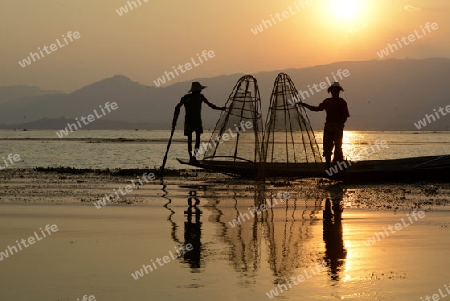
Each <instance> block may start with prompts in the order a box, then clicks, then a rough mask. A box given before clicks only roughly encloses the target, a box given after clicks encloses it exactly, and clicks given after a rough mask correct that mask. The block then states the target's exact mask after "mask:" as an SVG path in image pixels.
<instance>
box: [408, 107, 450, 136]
mask: <svg viewBox="0 0 450 301" xmlns="http://www.w3.org/2000/svg"><path fill="white" fill-rule="evenodd" d="M433 111H434V114H435V115H436V117H434V115H433V114H431V115H428V114H425V118H424V119H422V120H419V121H417V122H414V125H415V126H416V128H417V129H418V130H420V129H421V128H423V127H426V126H427V125H428V124H430V123H432V122H435V121H436V118H437V119H440V118H441V117H440V116H439V114H438V112H436V109H433ZM438 111H439V112H440V113H441V114H442V117H444V116H447V113H450V105H448V106H446V107H445V111H447V113H445V112H444V108H443V107H440V108H439V110H438ZM427 121H428V123H427Z"/></svg>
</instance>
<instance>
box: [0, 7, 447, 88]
mask: <svg viewBox="0 0 450 301" xmlns="http://www.w3.org/2000/svg"><path fill="white" fill-rule="evenodd" d="M139 1H140V3H141V5H139V3H138V0H135V2H136V4H137V5H138V7H137V8H134V9H133V10H130V8H129V7H128V10H129V12H128V13H123V11H122V13H123V15H122V16H119V14H118V13H117V12H116V10H118V9H119V8H120V7H122V6H125V5H127V1H126V0H95V1H92V0H77V1H70V0H65V1H61V0H2V1H1V3H0V17H1V20H2V26H1V28H0V37H1V41H2V43H1V46H0V63H1V66H2V68H1V71H0V85H2V86H3V85H15V84H26V85H36V86H39V87H41V88H43V89H52V90H63V91H66V92H72V91H74V90H76V89H79V88H81V87H83V86H84V85H87V84H90V83H92V82H95V81H99V80H101V79H103V78H106V77H111V76H113V75H115V74H122V75H125V76H128V77H130V78H131V79H132V80H134V81H137V82H140V83H142V84H145V85H154V83H153V81H154V80H156V79H157V78H158V77H160V76H162V75H163V74H164V72H165V71H173V68H172V66H178V65H179V64H181V65H185V64H186V63H188V62H191V59H194V61H195V62H196V64H197V65H198V66H192V70H189V71H186V70H185V71H186V72H185V73H184V74H182V72H181V71H179V74H180V76H177V77H176V78H175V79H174V80H171V81H170V82H169V83H168V84H172V83H174V82H177V81H188V80H192V79H194V78H200V77H211V76H218V75H223V74H232V73H256V72H259V71H270V70H284V69H288V68H300V67H307V66H314V65H322V64H327V63H331V62H335V61H347V60H370V59H379V57H378V56H377V52H379V51H380V50H381V49H383V48H386V46H387V44H388V43H396V39H397V38H398V39H401V38H402V37H403V36H405V37H407V36H408V35H411V34H415V32H414V31H415V30H417V31H418V33H419V35H421V36H422V37H421V38H420V39H418V38H417V39H416V40H415V41H414V42H410V43H409V45H407V46H403V47H402V48H401V49H399V50H398V51H394V52H392V53H390V55H389V56H388V58H392V57H396V58H405V57H410V58H426V57H450V39H449V36H450V19H449V18H448V17H449V13H450V2H449V1H448V0H353V1H352V0H311V1H310V5H309V6H308V3H307V1H306V0H303V5H302V0H278V1H263V0H258V1H256V0H248V1H246V0H240V1H238V0H227V1H206V0H191V1H186V0H183V1H181V0H171V1H157V0H139ZM146 1H147V2H146ZM130 2H131V1H130ZM355 3H356V4H355ZM289 7H290V9H289ZM283 11H286V12H285V13H284V16H283V15H282V13H283ZM277 13H278V14H280V15H278V17H277V16H276V14H277ZM271 15H272V17H273V19H274V20H275V21H276V24H272V25H273V26H272V27H269V28H267V29H266V28H264V27H263V31H262V32H260V33H258V34H256V35H255V34H254V33H252V31H251V30H250V29H251V28H254V27H255V26H258V25H260V24H261V21H262V20H263V19H264V20H271ZM279 19H281V20H282V21H279ZM427 22H430V23H433V22H436V23H437V24H438V26H439V28H438V29H437V30H431V32H429V33H428V32H427V33H428V34H427V35H424V34H423V32H422V29H421V26H422V27H423V28H424V29H425V25H426V23H427ZM272 23H273V21H272ZM266 25H267V26H269V25H268V24H266ZM69 31H72V32H76V31H78V32H79V38H78V39H74V38H73V41H72V42H70V40H68V39H67V38H66V40H67V41H68V43H67V44H66V43H65V42H64V40H63V38H62V35H65V36H66V35H67V33H68V32H69ZM58 38H59V42H60V44H61V45H63V47H61V48H60V47H59V46H57V42H56V39H58ZM51 44H56V45H54V46H53V49H56V50H55V51H52V50H51V49H50V46H51ZM403 45H404V44H403ZM44 46H47V47H49V48H47V51H49V54H47V53H45V52H43V53H44V57H42V58H41V59H39V60H36V62H32V61H31V64H30V65H29V66H27V67H25V68H22V67H21V66H20V65H19V63H18V62H19V61H22V60H23V59H25V58H27V57H28V56H29V55H30V52H38V47H40V48H41V50H43V47H44ZM55 47H56V48H55ZM203 50H207V51H210V50H212V51H214V54H215V56H214V57H213V58H209V59H208V61H206V62H203V63H202V64H201V63H199V60H198V58H197V53H199V54H200V53H201V52H202V51H203Z"/></svg>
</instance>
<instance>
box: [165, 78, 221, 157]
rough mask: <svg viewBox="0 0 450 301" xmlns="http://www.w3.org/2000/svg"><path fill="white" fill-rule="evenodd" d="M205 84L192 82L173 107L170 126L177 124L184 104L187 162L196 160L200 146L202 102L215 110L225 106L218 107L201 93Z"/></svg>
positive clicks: (173, 126)
mask: <svg viewBox="0 0 450 301" xmlns="http://www.w3.org/2000/svg"><path fill="white" fill-rule="evenodd" d="M205 88H206V86H202V85H201V84H200V83H199V82H193V83H192V86H191V90H189V92H190V93H189V94H186V95H184V96H183V97H182V98H181V101H180V103H179V104H177V106H176V107H175V113H174V117H173V121H172V128H175V126H176V124H177V119H178V115H179V114H180V108H181V106H182V105H184V109H185V111H186V115H185V118H184V135H185V136H187V137H188V152H189V162H191V163H193V162H195V161H196V155H197V150H198V148H199V147H200V135H201V134H202V133H203V126H202V103H203V102H204V103H206V104H207V105H208V106H209V107H210V108H213V109H215V110H222V111H223V110H225V109H226V107H218V106H216V105H214V104H212V103H210V102H209V101H208V100H207V99H206V97H205V96H204V95H203V94H202V93H201V91H202V90H203V89H205ZM192 132H195V151H194V152H192Z"/></svg>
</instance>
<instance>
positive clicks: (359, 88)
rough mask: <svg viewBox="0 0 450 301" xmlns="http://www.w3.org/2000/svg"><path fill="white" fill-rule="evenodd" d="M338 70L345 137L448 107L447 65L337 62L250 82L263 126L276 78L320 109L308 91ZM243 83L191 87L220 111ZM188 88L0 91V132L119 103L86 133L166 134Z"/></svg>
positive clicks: (448, 124) (47, 125)
mask: <svg viewBox="0 0 450 301" xmlns="http://www.w3.org/2000/svg"><path fill="white" fill-rule="evenodd" d="M339 69H341V71H342V70H345V69H347V70H348V71H349V72H350V75H349V76H348V77H343V78H342V79H340V78H338V79H339V81H340V82H341V84H342V86H343V87H344V89H345V90H346V91H345V92H344V93H343V94H342V97H344V98H345V99H346V100H347V102H348V105H349V110H350V114H351V117H350V119H349V120H348V122H347V126H346V129H348V130H417V128H416V126H415V125H414V123H417V121H418V120H421V119H423V118H424V117H425V114H433V113H434V111H433V109H436V110H438V109H439V108H440V107H443V108H445V107H446V106H448V105H450V96H449V92H448V88H449V84H448V82H449V79H450V60H449V59H444V58H433V59H423V60H413V59H405V60H397V59H392V60H381V61H380V60H372V61H359V62H337V63H333V64H329V65H324V66H315V67H310V68H302V69H290V70H281V71H271V72H262V73H257V74H253V76H254V77H255V78H256V79H257V80H258V84H259V88H260V93H261V97H262V109H263V116H264V118H265V117H266V114H267V107H268V102H269V100H270V93H271V91H272V87H273V82H274V80H275V78H276V76H277V74H278V73H279V72H285V73H287V74H288V75H289V76H290V77H291V78H292V80H293V81H294V83H295V85H296V87H297V89H298V90H301V91H308V92H309V96H310V97H308V98H306V99H303V101H304V102H306V103H309V104H313V105H317V104H319V103H320V102H321V101H322V100H323V99H324V98H326V97H328V94H327V93H326V90H320V89H319V90H320V92H317V90H314V89H313V92H314V93H311V91H310V90H309V87H308V85H309V86H310V87H311V88H312V86H313V85H314V84H316V85H319V84H320V83H321V82H326V78H327V77H328V78H329V80H331V81H333V77H332V75H333V74H332V73H334V74H336V73H337V71H338V70H339ZM242 75H243V74H233V75H226V76H220V77H214V78H201V79H195V80H198V81H200V82H201V83H202V84H203V85H206V86H208V88H207V89H205V90H204V95H205V96H206V97H207V98H208V99H209V100H210V101H211V102H212V103H214V104H216V105H219V106H222V105H224V104H225V102H226V101H227V99H228V96H229V94H230V93H231V91H232V89H233V87H234V85H235V83H236V81H237V80H238V79H239V78H240V77H241V76H242ZM190 83H191V82H190V81H189V82H182V83H174V84H171V85H169V86H165V87H159V88H156V87H150V86H144V85H141V84H139V83H137V82H133V81H132V80H130V79H129V78H127V77H125V76H122V75H117V76H114V77H111V78H107V79H103V80H101V81H99V82H96V83H93V84H91V85H88V86H86V87H83V88H81V89H79V90H77V91H74V92H72V93H69V94H66V93H63V92H60V91H43V90H40V89H38V88H36V87H29V86H12V87H11V86H10V87H0V120H1V121H0V123H1V124H2V125H1V126H0V128H27V129H62V128H64V127H66V126H67V123H68V122H74V118H80V117H81V116H85V117H86V116H87V115H89V114H92V112H93V110H95V109H97V110H98V108H99V106H104V104H105V103H106V102H108V101H109V102H116V103H117V104H118V109H117V110H115V111H112V112H111V113H108V114H107V115H105V116H104V117H102V118H101V119H98V120H96V121H94V122H92V123H91V124H89V125H87V126H85V127H83V129H134V128H138V129H170V127H171V122H172V117H173V111H174V107H175V105H176V104H177V103H178V102H179V100H180V98H181V97H182V96H183V95H184V94H185V93H187V91H188V90H189V88H190ZM305 95H306V94H304V96H305ZM219 114H220V112H219V111H214V110H211V109H210V108H209V107H208V106H206V105H204V106H203V121H204V128H205V129H212V128H214V125H215V123H216V122H217V119H218V117H219ZM183 115H184V111H182V114H180V118H179V120H178V127H177V128H178V129H182V127H183V118H184V116H183ZM309 117H310V119H311V122H312V124H313V127H314V128H315V129H321V128H322V125H323V122H324V118H325V113H324V112H319V113H315V112H310V113H309ZM421 130H450V116H442V115H441V117H440V119H438V120H436V121H434V122H431V123H429V124H427V126H425V127H423V128H422V129H421Z"/></svg>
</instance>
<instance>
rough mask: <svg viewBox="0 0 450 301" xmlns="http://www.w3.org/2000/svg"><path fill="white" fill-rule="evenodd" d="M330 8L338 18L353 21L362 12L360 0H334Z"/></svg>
mask: <svg viewBox="0 0 450 301" xmlns="http://www.w3.org/2000/svg"><path fill="white" fill-rule="evenodd" d="M330 9H331V13H332V14H333V15H334V16H335V18H337V19H338V20H349V21H351V20H352V19H354V18H355V17H357V16H358V15H359V13H360V12H361V6H360V1H358V0H332V2H331V5H330Z"/></svg>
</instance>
